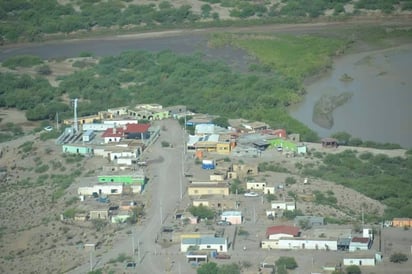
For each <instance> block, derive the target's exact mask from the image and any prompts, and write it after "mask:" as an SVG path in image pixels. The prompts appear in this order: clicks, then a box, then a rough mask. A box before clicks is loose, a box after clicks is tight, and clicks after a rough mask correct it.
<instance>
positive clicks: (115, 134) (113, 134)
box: [102, 127, 124, 144]
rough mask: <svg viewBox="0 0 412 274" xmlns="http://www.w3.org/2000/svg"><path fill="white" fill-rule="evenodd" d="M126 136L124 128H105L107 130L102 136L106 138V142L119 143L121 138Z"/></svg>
mask: <svg viewBox="0 0 412 274" xmlns="http://www.w3.org/2000/svg"><path fill="white" fill-rule="evenodd" d="M123 137H124V131H123V128H116V127H114V128H108V129H106V130H105V132H104V133H103V134H102V138H103V140H104V143H105V144H107V143H118V142H120V140H122V139H123Z"/></svg>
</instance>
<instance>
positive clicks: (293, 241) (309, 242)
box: [261, 237, 338, 251]
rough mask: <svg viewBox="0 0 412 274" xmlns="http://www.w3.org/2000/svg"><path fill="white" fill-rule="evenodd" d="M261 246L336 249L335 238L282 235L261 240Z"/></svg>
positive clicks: (271, 247)
mask: <svg viewBox="0 0 412 274" xmlns="http://www.w3.org/2000/svg"><path fill="white" fill-rule="evenodd" d="M261 246H262V248H269V249H294V250H296V249H301V250H303V249H305V250H332V251H336V250H338V248H337V242H336V239H319V238H317V239H311V238H290V237H282V238H279V239H277V240H276V241H270V240H269V241H268V240H265V241H262V242H261Z"/></svg>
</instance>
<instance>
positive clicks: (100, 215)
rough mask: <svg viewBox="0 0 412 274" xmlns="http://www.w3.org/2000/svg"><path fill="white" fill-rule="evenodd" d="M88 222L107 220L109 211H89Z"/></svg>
mask: <svg viewBox="0 0 412 274" xmlns="http://www.w3.org/2000/svg"><path fill="white" fill-rule="evenodd" d="M89 216H90V220H98V219H100V220H108V219H109V210H108V209H95V210H90V213H89Z"/></svg>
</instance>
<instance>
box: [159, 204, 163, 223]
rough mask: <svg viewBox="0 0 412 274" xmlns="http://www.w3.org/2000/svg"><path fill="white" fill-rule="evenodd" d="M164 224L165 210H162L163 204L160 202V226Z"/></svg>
mask: <svg viewBox="0 0 412 274" xmlns="http://www.w3.org/2000/svg"><path fill="white" fill-rule="evenodd" d="M162 224H163V210H162V202H161V201H160V225H162Z"/></svg>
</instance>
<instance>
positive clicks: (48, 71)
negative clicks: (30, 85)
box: [36, 65, 53, 75]
mask: <svg viewBox="0 0 412 274" xmlns="http://www.w3.org/2000/svg"><path fill="white" fill-rule="evenodd" d="M36 72H37V74H40V75H50V74H52V72H53V71H52V70H51V68H50V66H49V65H42V66H40V67H38V68H37V69H36Z"/></svg>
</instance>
